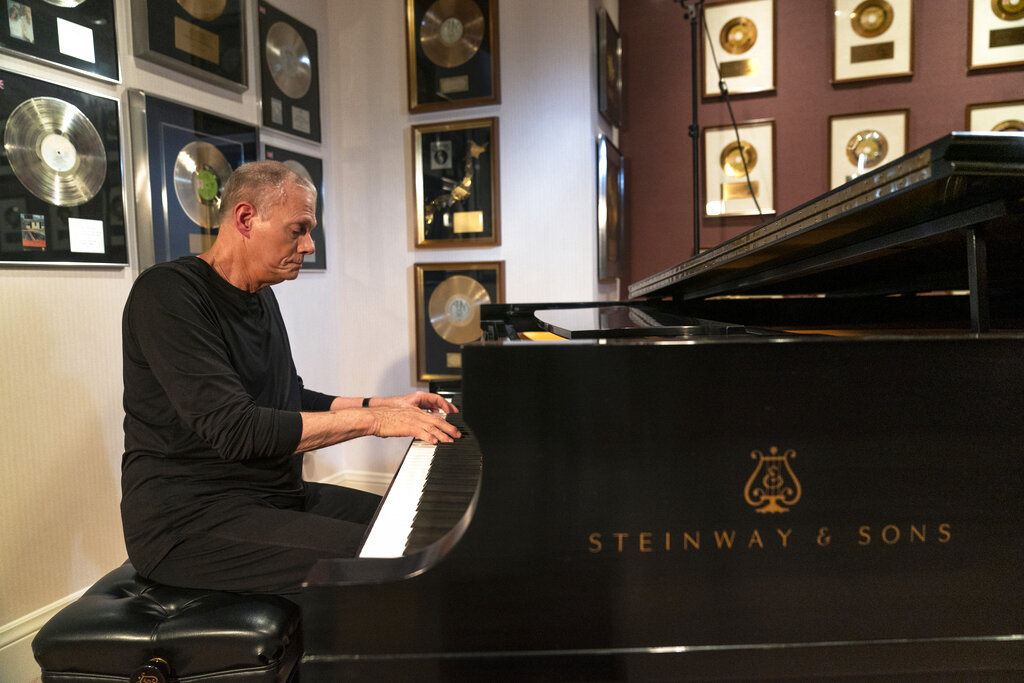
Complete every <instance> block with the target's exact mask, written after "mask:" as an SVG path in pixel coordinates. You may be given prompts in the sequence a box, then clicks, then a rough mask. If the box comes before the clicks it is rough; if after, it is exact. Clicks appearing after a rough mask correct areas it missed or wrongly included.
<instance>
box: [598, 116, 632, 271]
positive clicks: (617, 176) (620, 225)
mask: <svg viewBox="0 0 1024 683" xmlns="http://www.w3.org/2000/svg"><path fill="white" fill-rule="evenodd" d="M625 187H626V174H625V166H624V162H623V158H622V153H621V152H619V149H618V148H617V147H616V146H615V145H614V144H612V141H611V140H609V139H608V138H607V137H605V136H604V135H601V136H599V137H598V140H597V279H598V281H599V282H611V281H614V280H615V279H617V278H619V277H621V276H622V264H623V263H625V261H626V254H625V249H626V210H625V205H624V202H625Z"/></svg>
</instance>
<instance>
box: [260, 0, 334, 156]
mask: <svg viewBox="0 0 1024 683" xmlns="http://www.w3.org/2000/svg"><path fill="white" fill-rule="evenodd" d="M259 24H260V54H259V60H260V74H261V76H260V84H261V93H262V96H263V98H262V101H263V125H264V126H267V127H268V128H274V129H276V130H280V131H284V132H286V133H291V134H292V135H297V136H299V137H302V138H307V139H309V140H316V141H317V142H319V141H320V69H319V60H318V58H317V43H316V31H315V30H313V29H312V28H310V27H309V26H307V25H306V24H303V23H302V22H300V21H297V20H295V19H294V18H293V17H290V16H288V15H287V14H285V13H284V12H282V11H280V10H278V9H276V8H275V7H274V6H273V5H270V4H268V3H266V2H260V3H259Z"/></svg>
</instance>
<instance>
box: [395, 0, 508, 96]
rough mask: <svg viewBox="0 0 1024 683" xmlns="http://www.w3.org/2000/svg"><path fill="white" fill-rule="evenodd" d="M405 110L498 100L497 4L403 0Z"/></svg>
mask: <svg viewBox="0 0 1024 683" xmlns="http://www.w3.org/2000/svg"><path fill="white" fill-rule="evenodd" d="M406 26H407V38H408V40H407V52H408V57H409V111H411V112H422V111H436V110H438V109H453V108H456V107H471V106H476V105H484V104H498V103H500V102H501V88H500V85H499V82H500V78H499V68H498V0H406Z"/></svg>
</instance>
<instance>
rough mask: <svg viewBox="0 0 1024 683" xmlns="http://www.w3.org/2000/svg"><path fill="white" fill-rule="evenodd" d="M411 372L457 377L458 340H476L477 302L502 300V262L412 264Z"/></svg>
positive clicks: (439, 377) (427, 376)
mask: <svg viewBox="0 0 1024 683" xmlns="http://www.w3.org/2000/svg"><path fill="white" fill-rule="evenodd" d="M413 269H414V281H415V285H414V289H415V292H414V301H415V306H416V313H415V317H416V377H417V378H418V380H419V381H421V382H427V381H431V380H445V379H457V378H459V377H461V376H462V352H461V346H462V344H468V343H470V342H473V341H476V340H478V339H480V337H481V336H482V334H483V332H482V330H481V328H480V306H481V305H483V304H487V303H504V302H505V262H504V261H474V262H465V263H416V264H414V265H413Z"/></svg>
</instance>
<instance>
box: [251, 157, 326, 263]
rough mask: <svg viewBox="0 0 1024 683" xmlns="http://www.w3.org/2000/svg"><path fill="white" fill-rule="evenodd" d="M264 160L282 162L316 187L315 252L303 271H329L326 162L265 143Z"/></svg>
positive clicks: (305, 259) (306, 258)
mask: <svg viewBox="0 0 1024 683" xmlns="http://www.w3.org/2000/svg"><path fill="white" fill-rule="evenodd" d="M261 147H262V150H263V151H262V153H261V155H260V156H261V157H262V158H263V159H270V160H273V161H281V162H283V163H285V164H287V165H288V166H290V167H291V168H292V170H293V171H295V172H296V173H298V174H299V175H303V176H305V177H306V179H307V180H309V181H310V182H311V183H313V185H314V186H315V187H316V227H315V228H313V232H312V233H311V235H312V237H313V246H314V248H315V250H314V251H313V253H312V254H310V255H309V256H307V257H305V258H304V259H303V260H302V270H303V272H306V271H325V270H327V243H326V229H327V226H325V225H324V162H323V160H322V159H318V158H316V157H311V156H309V155H308V154H302V153H301V152H296V151H295V150H291V149H287V148H285V147H278V146H277V145H270V144H266V143H263V144H262V145H261Z"/></svg>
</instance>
